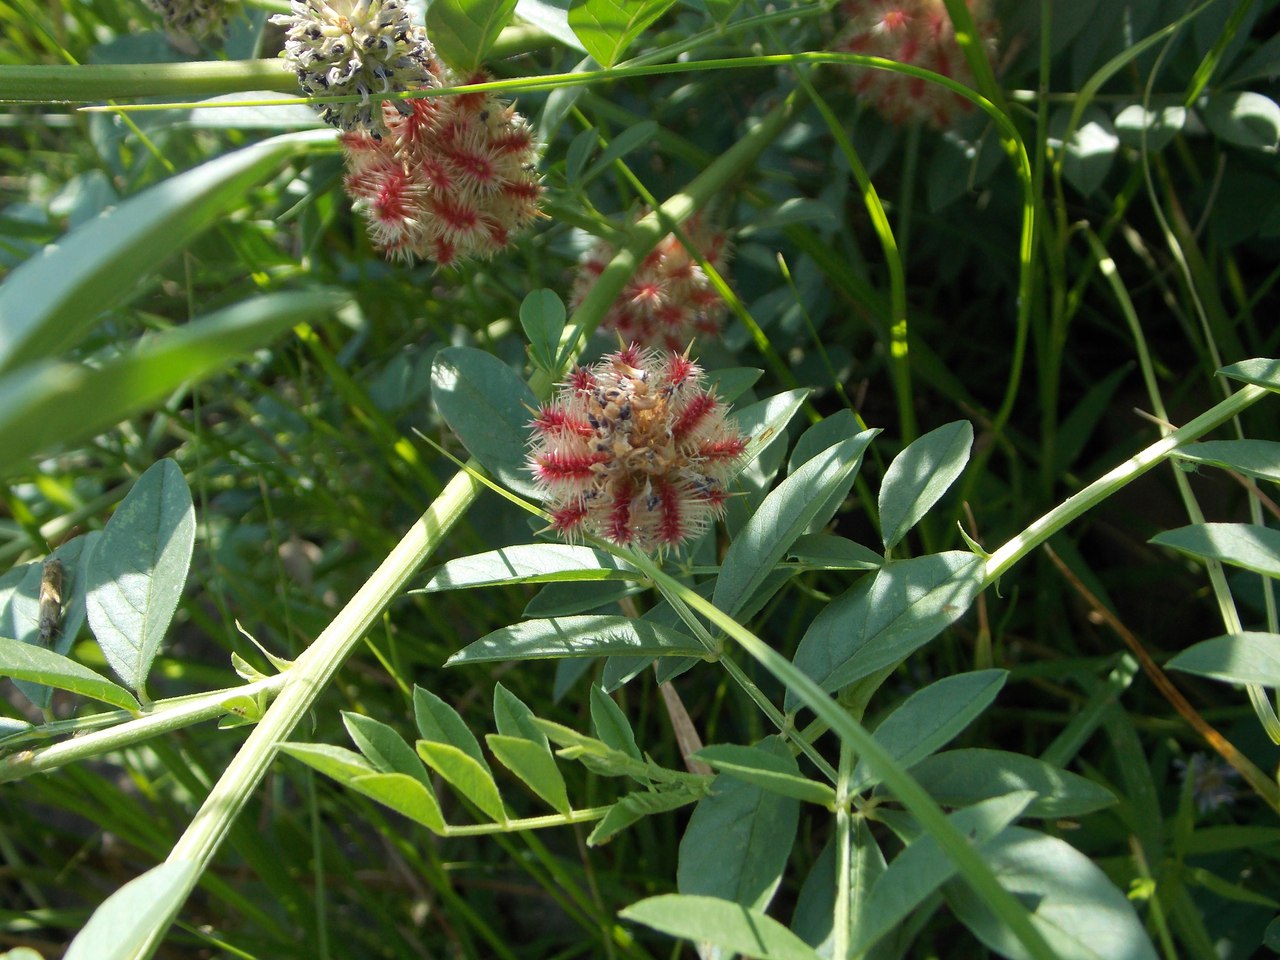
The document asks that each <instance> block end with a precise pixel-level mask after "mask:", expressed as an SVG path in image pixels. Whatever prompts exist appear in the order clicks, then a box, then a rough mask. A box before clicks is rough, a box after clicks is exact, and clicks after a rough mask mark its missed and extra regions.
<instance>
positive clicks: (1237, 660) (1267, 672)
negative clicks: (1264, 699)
mask: <svg viewBox="0 0 1280 960" xmlns="http://www.w3.org/2000/svg"><path fill="white" fill-rule="evenodd" d="M1165 666H1166V667H1168V668H1169V669H1170V670H1181V671H1183V672H1184V673H1195V674H1199V675H1200V676H1202V677H1212V678H1213V679H1214V680H1224V681H1226V682H1227V683H1257V684H1261V685H1262V686H1264V687H1280V634H1276V633H1257V632H1252V631H1244V632H1241V633H1235V634H1230V635H1228V636H1225V637H1214V638H1213V639H1212V640H1204V641H1202V642H1200V643H1197V644H1195V645H1194V646H1192V647H1188V648H1187V649H1186V650H1183V651H1182V652H1181V653H1180V654H1178V655H1177V656H1176V657H1174V658H1173V659H1171V660H1170V661H1169V662H1168V663H1166V664H1165Z"/></svg>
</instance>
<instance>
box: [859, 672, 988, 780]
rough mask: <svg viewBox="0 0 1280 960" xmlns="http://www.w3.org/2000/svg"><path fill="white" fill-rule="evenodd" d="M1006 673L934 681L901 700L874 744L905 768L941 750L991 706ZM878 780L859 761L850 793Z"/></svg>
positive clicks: (981, 674) (972, 675)
mask: <svg viewBox="0 0 1280 960" xmlns="http://www.w3.org/2000/svg"><path fill="white" fill-rule="evenodd" d="M1008 677H1009V673H1008V671H1007V670H975V671H973V672H972V673H960V674H956V675H954V676H950V677H943V678H942V679H941V680H935V681H934V682H933V683H931V684H929V685H928V686H927V687H925V688H924V689H922V690H917V691H916V692H915V693H913V694H911V696H909V697H907V699H906V700H905V701H903V703H902V705H901V706H899V707H898V708H897V709H896V710H894V711H893V712H892V713H891V714H889V716H888V717H886V718H885V720H884V722H883V723H881V724H880V726H878V727H877V728H876V731H875V738H876V742H877V743H879V744H880V746H881V747H883V748H884V749H885V751H886V752H887V753H888V754H889V756H891V757H893V758H894V759H895V760H897V761H898V762H899V763H901V764H902V765H903V766H904V767H910V766H911V765H912V764H914V763H916V762H917V761H919V760H923V759H924V758H925V757H927V756H929V754H931V753H934V752H935V751H937V750H939V749H941V748H942V747H943V746H944V745H945V744H946V743H948V742H949V741H951V740H952V739H954V738H955V737H956V736H957V735H959V733H960V731H961V730H963V729H964V728H965V727H967V726H968V725H969V724H970V723H972V722H973V721H974V719H975V718H976V717H977V716H978V715H979V714H980V713H982V711H983V710H985V709H987V707H989V706H990V705H991V702H992V701H993V700H995V698H996V694H998V693H999V692H1000V688H1001V687H1003V686H1004V682H1005V680H1006V679H1008ZM879 780H880V778H879V776H878V775H877V773H876V772H874V771H872V770H871V769H870V768H869V767H868V766H867V765H866V763H864V762H862V761H859V762H858V765H857V766H856V767H854V770H853V778H852V780H851V782H850V784H849V789H850V791H857V790H863V789H865V788H866V787H868V786H870V785H871V784H873V783H878V782H879Z"/></svg>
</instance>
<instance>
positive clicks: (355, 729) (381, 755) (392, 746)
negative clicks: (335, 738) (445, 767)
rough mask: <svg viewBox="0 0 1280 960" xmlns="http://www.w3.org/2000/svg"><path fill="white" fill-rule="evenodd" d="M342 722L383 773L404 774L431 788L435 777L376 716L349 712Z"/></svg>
mask: <svg viewBox="0 0 1280 960" xmlns="http://www.w3.org/2000/svg"><path fill="white" fill-rule="evenodd" d="M342 723H343V725H344V726H345V727H346V728H347V734H348V735H349V736H350V737H351V739H352V741H353V742H354V743H355V745H356V746H357V747H359V748H360V752H361V753H363V754H364V755H365V756H366V757H368V758H369V762H370V763H372V764H373V765H374V767H376V768H377V769H378V770H379V771H380V772H382V773H403V774H404V775H405V776H408V777H412V778H413V779H415V780H418V781H420V782H421V783H422V784H423V786H425V787H427V789H430V788H431V778H430V777H429V776H427V771H426V769H425V768H424V767H423V766H422V761H421V760H419V759H418V754H417V753H416V752H415V751H414V749H413V747H411V746H409V744H407V743H405V740H404V738H403V737H402V736H400V734H398V733H396V732H395V730H393V729H392V728H391V727H389V726H387V725H386V724H385V723H382V722H381V721H380V720H375V719H373V717H366V716H363V715H361V714H359V713H352V712H350V711H348V710H344V711H342Z"/></svg>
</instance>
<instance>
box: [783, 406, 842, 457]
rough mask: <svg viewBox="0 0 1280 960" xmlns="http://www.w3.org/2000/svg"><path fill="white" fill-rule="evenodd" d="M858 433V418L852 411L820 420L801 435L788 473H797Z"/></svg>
mask: <svg viewBox="0 0 1280 960" xmlns="http://www.w3.org/2000/svg"><path fill="white" fill-rule="evenodd" d="M857 433H858V418H857V417H856V416H854V413H853V411H852V410H837V411H836V412H835V413H833V414H831V415H830V416H828V417H824V418H823V419H821V420H819V421H818V422H817V423H815V424H813V426H811V427H809V428H808V429H806V430H805V432H804V433H802V434H800V439H799V440H797V441H796V445H795V446H794V447H793V448H792V450H791V459H790V460H789V461H788V462H787V473H795V472H796V471H797V470H799V469H800V468H801V467H803V466H804V465H805V464H806V463H808V462H809V461H810V460H812V459H813V458H814V457H816V456H817V455H818V454H820V453H821V452H822V451H823V450H827V449H829V448H831V447H833V446H835V445H836V444H837V443H839V442H840V441H841V440H847V439H848V438H849V437H852V436H855V435H856V434H857Z"/></svg>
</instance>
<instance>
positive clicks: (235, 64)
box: [0, 60, 298, 103]
mask: <svg viewBox="0 0 1280 960" xmlns="http://www.w3.org/2000/svg"><path fill="white" fill-rule="evenodd" d="M246 90H271V91H273V92H276V93H295V94H296V93H297V92H298V75H297V74H296V73H294V72H293V71H292V70H290V69H289V66H288V64H286V63H285V62H284V61H283V60H207V61H196V62H193V63H91V64H83V65H80V66H63V65H43V64H42V65H36V66H25V65H23V66H11V65H4V66H0V99H3V100H10V101H18V102H21V103H98V102H100V101H102V100H128V99H133V98H134V97H173V96H179V95H180V96H184V97H213V96H218V95H219V94H227V93H243V92H244V91H246Z"/></svg>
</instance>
